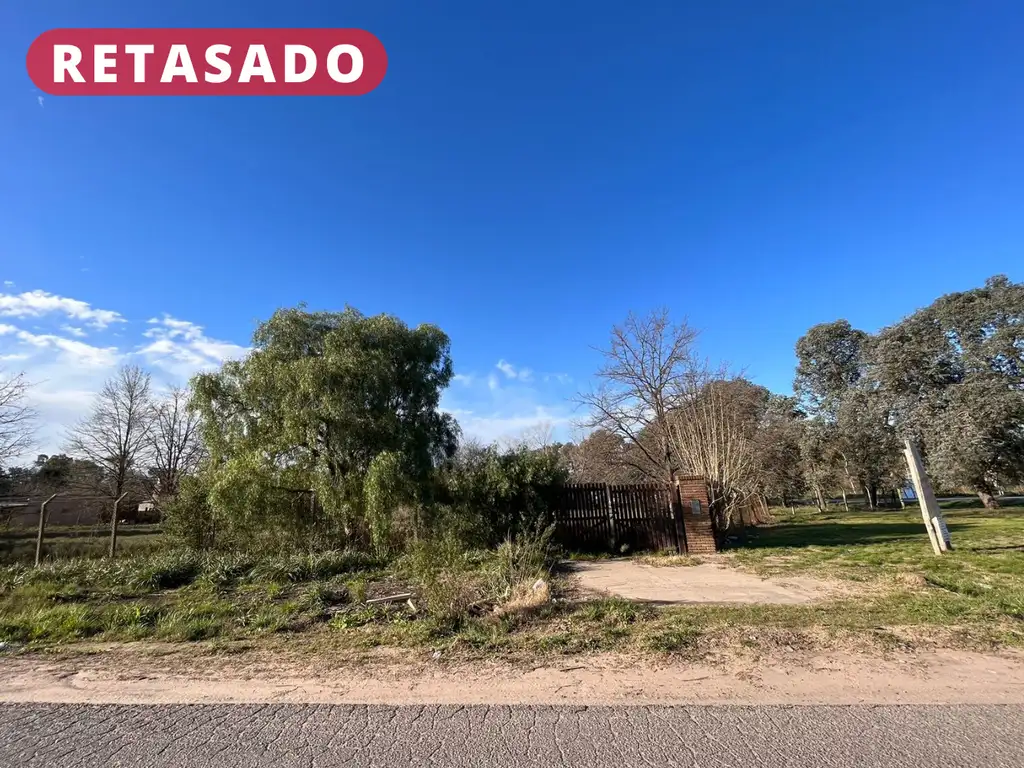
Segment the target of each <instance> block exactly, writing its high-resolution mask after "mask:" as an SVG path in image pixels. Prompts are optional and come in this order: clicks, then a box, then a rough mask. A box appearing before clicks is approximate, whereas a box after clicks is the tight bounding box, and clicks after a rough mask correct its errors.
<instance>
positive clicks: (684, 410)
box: [669, 367, 768, 530]
mask: <svg viewBox="0 0 1024 768" xmlns="http://www.w3.org/2000/svg"><path fill="white" fill-rule="evenodd" d="M688 384H689V387H688V389H687V390H686V391H685V392H683V393H681V396H680V397H679V398H678V400H677V402H676V404H675V407H674V408H673V410H672V412H671V414H670V416H669V434H670V436H671V442H672V449H673V451H674V452H675V454H676V455H677V456H679V457H680V458H681V460H682V461H683V462H684V464H685V466H686V469H687V471H689V472H692V473H693V474H695V475H700V476H702V477H703V478H704V479H705V481H706V482H707V485H708V493H709V495H710V497H711V498H710V501H711V510H712V513H713V514H714V515H715V516H716V518H717V521H716V522H717V524H718V526H719V529H720V530H725V529H726V528H728V527H729V525H730V523H731V522H732V521H734V520H735V519H736V518H735V517H734V515H736V514H740V515H743V517H742V518H741V522H742V523H744V524H745V523H746V522H755V523H756V522H760V521H761V520H762V519H763V518H764V517H766V516H767V505H766V504H765V503H764V501H763V497H762V495H761V493H760V491H761V489H762V487H763V470H764V466H763V462H762V458H763V457H762V451H761V450H760V444H759V440H758V433H759V430H760V428H761V424H762V418H763V415H764V410H765V408H766V406H767V401H768V390H766V389H764V388H763V387H758V386H756V385H754V384H751V383H750V382H749V381H748V380H746V379H744V378H742V377H735V376H730V375H729V374H728V372H726V371H725V370H719V371H711V370H709V369H707V368H706V367H695V368H693V369H692V370H691V372H690V375H689V377H688ZM752 511H753V513H756V514H751V516H750V519H749V520H748V519H747V515H746V514H744V513H751V512H752Z"/></svg>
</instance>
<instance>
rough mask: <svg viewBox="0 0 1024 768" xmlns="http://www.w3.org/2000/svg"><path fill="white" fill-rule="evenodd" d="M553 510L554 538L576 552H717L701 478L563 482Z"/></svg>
mask: <svg viewBox="0 0 1024 768" xmlns="http://www.w3.org/2000/svg"><path fill="white" fill-rule="evenodd" d="M554 512H555V531H556V536H557V537H558V539H559V541H560V543H561V544H562V545H563V546H565V547H566V548H568V549H570V550H574V551H579V552H612V553H624V552H636V551H664V550H671V551H674V552H680V553H685V552H698V551H699V552H707V551H712V552H713V551H715V539H714V533H713V531H712V528H711V518H710V515H709V513H708V509H707V493H706V490H704V483H703V479H702V478H681V479H680V480H678V481H676V482H675V483H671V484H669V483H639V484H634V485H608V484H606V483H575V484H571V485H566V486H564V487H563V488H562V489H561V491H560V493H559V496H558V498H557V500H556V503H555V510H554Z"/></svg>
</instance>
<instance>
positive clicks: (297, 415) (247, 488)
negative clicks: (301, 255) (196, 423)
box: [193, 307, 457, 544]
mask: <svg viewBox="0 0 1024 768" xmlns="http://www.w3.org/2000/svg"><path fill="white" fill-rule="evenodd" d="M253 343H254V351H253V352H252V353H251V354H250V355H249V356H248V357H247V358H246V359H245V360H243V361H240V362H229V363H226V364H225V365H224V367H223V368H222V370H221V371H220V372H218V373H213V374H201V375H199V376H197V377H196V379H195V380H194V382H193V390H194V396H193V403H194V405H195V407H196V408H198V409H199V411H200V413H201V415H202V418H203V424H204V429H205V436H206V442H207V447H208V448H209V452H210V456H211V466H210V470H209V471H210V474H211V478H210V492H209V502H210V504H211V505H212V507H213V508H214V510H215V512H216V513H217V515H218V517H223V518H224V519H225V520H226V521H228V522H230V524H231V525H232V527H233V528H234V529H235V530H236V532H240V531H253V530H259V531H265V530H272V531H274V532H275V536H277V537H278V538H280V537H282V536H284V537H285V538H287V539H289V540H290V541H291V542H292V543H295V542H298V541H301V540H303V539H305V540H306V541H307V544H308V543H309V542H310V541H311V540H313V539H317V540H319V541H320V542H325V543H326V542H340V541H347V542H349V543H353V544H358V543H360V541H359V540H360V537H361V536H362V535H363V534H364V523H363V520H362V512H363V505H364V488H363V484H364V479H365V478H366V476H367V473H368V472H369V471H370V468H371V465H372V463H373V461H374V460H375V458H376V457H377V456H379V455H381V454H384V453H390V454H392V455H393V456H394V457H395V459H394V461H396V462H397V465H398V467H399V468H400V471H401V474H402V475H404V476H405V477H407V478H408V479H409V481H410V482H411V483H412V484H413V485H414V486H420V487H422V486H423V485H424V484H425V483H426V482H427V479H428V477H429V475H430V473H431V471H432V469H433V467H434V466H435V465H436V464H437V463H438V462H440V461H443V460H444V459H445V458H447V457H448V456H450V455H451V454H452V453H453V452H454V448H455V439H456V435H457V425H456V424H455V422H454V420H453V419H452V417H451V416H450V415H448V414H444V413H441V412H440V411H439V410H438V404H439V401H440V395H441V391H442V390H443V389H444V388H445V387H446V386H447V385H448V383H449V381H450V380H451V377H452V363H451V359H450V357H449V342H448V337H447V336H445V334H444V333H442V332H441V330H440V329H438V328H436V327H434V326H431V325H422V326H419V327H417V328H412V329H411V328H409V327H408V326H406V325H405V324H404V323H402V322H401V321H400V320H398V319H397V318H395V317H392V316H390V315H377V316H375V317H366V316H364V315H362V314H360V313H359V312H357V311H356V310H355V309H351V308H349V309H346V310H345V311H344V312H340V313H331V312H312V313H311V312H306V311H305V310H304V309H303V308H302V307H299V308H296V309H282V310H279V311H277V312H275V313H274V315H273V316H272V317H271V318H270V320H268V321H267V322H265V323H262V324H260V326H259V327H258V328H257V330H256V333H255V334H254V337H253ZM387 461H389V462H390V461H392V460H390V459H389V460H387ZM396 469H397V468H396V467H390V469H389V471H390V473H391V475H392V476H395V475H396V474H397V472H396V471H395V470H396ZM309 490H314V491H315V492H316V503H315V504H313V503H310V497H309V494H308V491H309ZM375 503H376V502H375ZM375 509H377V510H379V509H380V506H379V505H378V506H377V507H375ZM375 525H377V533H378V534H381V533H382V532H383V526H384V519H383V518H377V519H376V522H375Z"/></svg>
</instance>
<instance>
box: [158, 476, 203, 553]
mask: <svg viewBox="0 0 1024 768" xmlns="http://www.w3.org/2000/svg"><path fill="white" fill-rule="evenodd" d="M163 512H164V524H163V529H164V532H165V533H166V534H167V536H168V537H169V538H170V539H172V540H173V541H175V542H176V543H178V544H180V545H181V546H184V547H188V548H189V549H197V550H202V549H210V548H211V547H213V545H214V538H215V532H216V527H215V525H214V517H213V509H212V507H211V506H210V502H209V488H208V487H207V483H206V481H205V479H204V478H203V477H202V476H198V477H185V478H184V479H182V481H181V485H180V487H179V490H178V495H177V496H175V497H174V498H173V499H171V500H170V501H168V502H167V503H166V504H165V505H164V510H163Z"/></svg>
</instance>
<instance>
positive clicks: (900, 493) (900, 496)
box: [896, 488, 907, 509]
mask: <svg viewBox="0 0 1024 768" xmlns="http://www.w3.org/2000/svg"><path fill="white" fill-rule="evenodd" d="M896 498H897V499H899V502H900V509H906V508H907V502H906V501H905V500H904V499H903V489H902V488H901V489H900V490H898V491H896Z"/></svg>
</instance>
